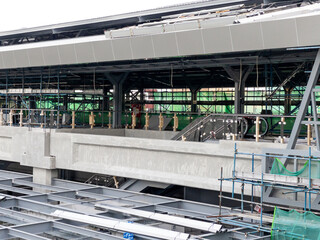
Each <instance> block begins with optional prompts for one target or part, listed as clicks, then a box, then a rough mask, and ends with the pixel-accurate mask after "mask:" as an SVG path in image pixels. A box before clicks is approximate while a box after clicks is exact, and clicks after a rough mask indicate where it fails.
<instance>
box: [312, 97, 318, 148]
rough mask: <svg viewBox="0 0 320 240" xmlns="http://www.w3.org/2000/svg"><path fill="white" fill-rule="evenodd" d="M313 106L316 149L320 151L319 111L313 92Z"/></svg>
mask: <svg viewBox="0 0 320 240" xmlns="http://www.w3.org/2000/svg"><path fill="white" fill-rule="evenodd" d="M311 105H312V112H313V122H314V125H313V126H314V132H315V134H316V147H317V150H318V151H320V139H319V138H320V136H319V135H320V133H319V126H318V124H317V122H318V111H317V103H316V96H315V93H314V92H313V91H312V92H311Z"/></svg>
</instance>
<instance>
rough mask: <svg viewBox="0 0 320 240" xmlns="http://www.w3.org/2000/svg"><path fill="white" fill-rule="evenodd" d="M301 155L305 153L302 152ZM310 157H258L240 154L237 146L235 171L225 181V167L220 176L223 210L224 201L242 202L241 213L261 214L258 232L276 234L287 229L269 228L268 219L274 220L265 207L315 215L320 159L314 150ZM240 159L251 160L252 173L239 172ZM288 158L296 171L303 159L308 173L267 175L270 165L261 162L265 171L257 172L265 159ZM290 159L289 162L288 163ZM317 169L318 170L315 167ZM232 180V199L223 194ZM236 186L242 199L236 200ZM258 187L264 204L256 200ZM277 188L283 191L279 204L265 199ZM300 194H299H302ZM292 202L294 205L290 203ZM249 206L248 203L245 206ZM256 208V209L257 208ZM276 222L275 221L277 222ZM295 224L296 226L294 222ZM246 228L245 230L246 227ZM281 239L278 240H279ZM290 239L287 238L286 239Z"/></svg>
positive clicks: (262, 155) (294, 234) (317, 207)
mask: <svg viewBox="0 0 320 240" xmlns="http://www.w3.org/2000/svg"><path fill="white" fill-rule="evenodd" d="M300 152H301V151H300ZM308 153H309V154H308V155H307V156H296V155H294V154H293V155H286V154H283V155H281V154H256V153H246V152H240V151H239V150H238V149H237V144H236V143H235V145H234V159H233V170H232V177H229V178H224V177H223V168H221V177H220V179H219V180H220V195H219V201H220V207H221V206H222V199H229V200H234V201H236V202H240V211H241V213H244V212H245V209H246V208H248V207H249V208H250V212H251V213H252V214H253V213H254V212H258V213H259V214H260V220H259V223H258V224H257V225H255V227H256V229H259V230H261V232H267V233H270V234H271V233H272V231H276V232H277V233H278V234H280V233H281V231H285V229H276V228H274V227H271V228H266V226H267V225H269V224H268V223H266V222H265V220H264V218H265V217H267V218H270V214H267V213H266V212H265V210H264V208H266V209H268V208H269V212H270V209H273V208H274V209H276V208H278V209H285V210H292V209H293V210H295V211H297V212H302V213H305V214H313V213H312V212H311V211H312V210H319V203H318V202H319V201H318V198H319V196H320V176H319V164H320V157H319V156H318V153H317V152H312V149H311V147H309V149H308ZM239 156H242V157H249V158H251V171H250V172H239V171H237V158H239ZM283 158H287V159H288V160H290V159H292V160H294V161H295V166H294V167H295V169H297V166H298V165H299V164H297V161H299V160H301V161H303V162H304V163H303V164H300V165H304V169H303V170H306V172H307V176H306V175H303V177H302V175H301V173H302V172H303V171H297V172H296V173H297V174H296V175H295V176H293V174H289V173H288V174H279V173H278V174H274V173H268V172H266V171H265V170H266V166H265V164H267V163H266V162H264V163H261V172H259V171H256V170H257V169H256V167H255V163H256V161H261V162H263V159H269V160H270V159H273V161H274V162H277V161H278V159H283ZM288 160H287V161H288ZM315 167H316V168H317V169H316V170H317V171H315V169H314V168H315ZM224 181H228V182H231V183H232V193H231V197H228V196H224V195H223V182H224ZM235 184H240V185H241V188H240V189H241V193H240V198H237V197H236V193H235ZM245 185H250V186H251V189H250V192H251V194H250V200H245V199H244V197H245ZM256 188H258V189H259V190H260V196H259V198H260V202H257V201H255V200H254V199H255V197H256V196H257V194H255V193H254V189H256ZM268 188H269V189H273V190H275V189H277V190H280V191H281V194H278V195H277V196H276V198H278V200H277V201H275V202H276V203H274V204H271V203H269V202H268V200H267V199H265V197H264V194H265V193H266V192H267V189H268ZM298 194H299V195H298ZM288 195H293V196H294V197H293V199H294V200H292V198H291V199H290V200H289V201H287V200H282V199H283V198H285V197H286V196H288ZM301 195H302V196H303V197H302V201H303V208H297V203H296V202H298V201H301ZM290 202H291V204H290ZM245 204H248V205H247V206H245ZM254 205H255V207H254ZM273 221H274V220H273ZM288 224H290V222H289V221H288ZM291 224H292V223H291ZM242 227H245V225H243V226H242ZM261 235H263V234H261ZM283 236H285V237H289V238H290V239H291V238H292V239H294V238H295V237H297V238H299V239H300V238H301V239H308V238H305V237H306V236H304V235H301V234H300V235H299V234H296V233H294V232H284V233H283ZM275 239H277V238H275ZM285 239H287V238H285ZM317 239H318V238H317Z"/></svg>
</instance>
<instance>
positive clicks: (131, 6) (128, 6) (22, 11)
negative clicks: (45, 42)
mask: <svg viewBox="0 0 320 240" xmlns="http://www.w3.org/2000/svg"><path fill="white" fill-rule="evenodd" d="M193 1H194V0H193ZM193 1H192V0H53V1H49V0H9V1H5V0H2V1H1V13H0V31H8V30H16V29H21V28H28V27H36V26H43V25H48V24H54V23H63V22H69V21H76V20H83V19H90V18H95V17H103V16H110V15H114V14H120V13H127V12H134V11H140V10H146V9H151V8H157V7H163V6H168V5H174V4H181V3H186V2H193Z"/></svg>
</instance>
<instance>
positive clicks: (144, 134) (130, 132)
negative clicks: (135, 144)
mask: <svg viewBox="0 0 320 240" xmlns="http://www.w3.org/2000/svg"><path fill="white" fill-rule="evenodd" d="M177 134H178V132H172V131H153V130H147V131H146V130H141V129H125V136H126V137H132V138H149V139H164V140H170V139H171V138H173V137H174V136H175V135H177Z"/></svg>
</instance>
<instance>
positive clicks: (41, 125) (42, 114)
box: [40, 110, 44, 128]
mask: <svg viewBox="0 0 320 240" xmlns="http://www.w3.org/2000/svg"><path fill="white" fill-rule="evenodd" d="M40 116H41V124H40V128H43V125H44V124H43V120H44V118H43V116H44V111H43V110H41V112H40Z"/></svg>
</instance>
